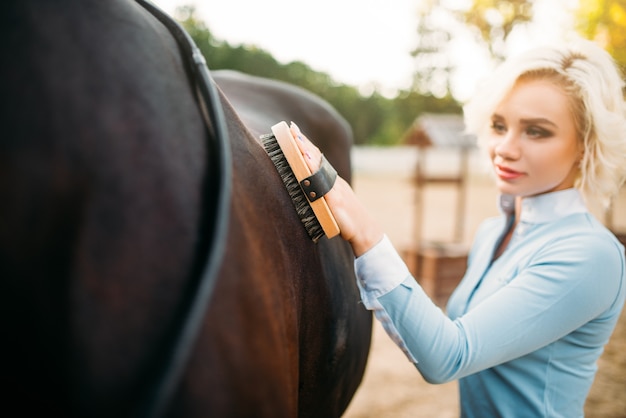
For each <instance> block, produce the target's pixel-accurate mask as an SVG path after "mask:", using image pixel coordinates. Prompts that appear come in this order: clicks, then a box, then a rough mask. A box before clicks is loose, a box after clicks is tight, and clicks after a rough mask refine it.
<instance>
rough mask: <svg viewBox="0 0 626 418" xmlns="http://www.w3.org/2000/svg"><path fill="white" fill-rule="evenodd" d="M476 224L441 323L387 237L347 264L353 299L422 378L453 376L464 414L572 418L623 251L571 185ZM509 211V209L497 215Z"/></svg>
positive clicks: (619, 298)
mask: <svg viewBox="0 0 626 418" xmlns="http://www.w3.org/2000/svg"><path fill="white" fill-rule="evenodd" d="M502 198H503V199H502V205H501V207H502V208H503V212H504V213H503V215H502V216H501V217H497V218H492V219H488V220H487V221H485V222H484V223H483V224H482V225H481V226H480V228H479V230H478V231H477V234H476V238H475V242H474V245H473V247H472V250H471V251H470V254H469V257H468V268H467V271H466V273H465V276H464V277H463V279H462V281H461V283H460V284H459V286H458V287H457V289H456V290H455V291H454V293H453V294H452V296H451V297H450V300H449V303H448V306H447V313H448V316H446V315H445V314H444V313H443V312H442V311H441V309H439V308H438V307H437V306H436V305H434V304H433V302H431V300H430V299H429V298H428V297H427V295H426V294H425V293H424V291H423V290H422V288H421V287H420V286H419V285H418V284H417V283H416V282H415V280H414V279H413V277H411V274H410V272H409V271H408V269H407V267H406V265H405V264H404V262H403V261H402V259H401V258H400V256H399V255H398V253H397V252H396V251H395V250H394V248H393V247H392V245H391V243H390V241H389V240H388V238H387V237H385V238H383V240H382V241H381V242H380V243H378V244H377V245H376V246H375V247H374V248H372V249H371V250H369V251H368V252H367V253H365V254H363V255H362V256H361V257H359V258H357V259H356V260H355V270H356V275H357V284H358V286H359V288H360V291H361V299H362V301H363V303H364V305H365V306H366V307H367V308H368V309H372V310H374V314H375V315H376V317H377V318H378V319H379V320H380V321H381V322H382V324H383V326H384V327H385V329H386V330H387V333H388V334H389V335H390V336H391V338H392V339H393V340H394V341H395V342H396V344H398V346H399V347H400V348H401V349H402V350H403V351H404V352H405V354H406V355H407V356H408V358H409V359H410V360H411V361H412V362H414V363H415V365H416V367H417V368H418V370H419V371H420V372H421V374H422V375H423V376H424V378H425V379H426V380H427V381H429V382H431V383H444V382H448V381H451V380H456V379H459V389H460V395H461V415H462V417H479V418H484V417H533V418H535V417H566V418H572V417H582V416H583V407H584V402H585V398H586V397H587V394H588V392H589V388H590V387H591V384H592V382H593V378H594V375H595V372H596V369H597V366H596V361H597V359H598V357H599V356H600V354H601V353H602V351H603V347H604V345H605V344H606V343H607V342H608V339H609V337H610V335H611V333H612V332H613V329H614V327H615V324H616V322H617V320H618V318H619V315H620V312H621V309H622V306H623V304H624V298H625V294H626V286H625V284H626V283H625V282H626V267H625V261H624V258H625V257H624V247H623V246H622V245H621V244H620V243H619V241H618V240H617V239H616V238H615V236H614V235H613V234H612V233H611V232H610V231H608V230H607V229H606V228H605V227H604V226H603V225H602V224H601V223H600V222H598V221H597V220H596V219H595V218H594V217H593V216H592V215H591V214H590V213H589V212H588V211H587V209H586V207H585V205H584V203H583V200H582V198H581V196H580V194H579V192H578V190H576V189H567V190H562V191H558V192H553V193H548V194H543V195H539V196H536V197H532V198H525V199H523V201H522V210H521V216H520V219H519V222H518V224H517V226H516V227H515V230H514V231H513V235H512V238H511V240H510V241H509V244H508V246H507V248H506V250H505V251H504V253H502V254H501V255H500V256H499V257H498V258H497V259H496V260H495V261H492V260H493V254H494V251H495V249H496V248H497V245H498V243H499V240H500V239H501V237H502V235H503V233H504V232H505V231H506V230H507V228H508V225H507V224H508V222H509V220H510V219H512V216H511V214H510V212H512V210H511V209H512V204H511V200H510V199H508V197H507V196H503V197H502ZM507 212H508V214H507Z"/></svg>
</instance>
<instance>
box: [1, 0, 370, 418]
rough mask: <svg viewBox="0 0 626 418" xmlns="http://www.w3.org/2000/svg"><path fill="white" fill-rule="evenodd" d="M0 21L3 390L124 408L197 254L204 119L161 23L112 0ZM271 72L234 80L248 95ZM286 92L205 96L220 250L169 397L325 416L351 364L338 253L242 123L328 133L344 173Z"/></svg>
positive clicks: (350, 313) (58, 408) (356, 335)
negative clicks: (220, 157) (252, 80)
mask: <svg viewBox="0 0 626 418" xmlns="http://www.w3.org/2000/svg"><path fill="white" fill-rule="evenodd" d="M0 31H1V32H0V33H1V34H2V39H3V42H4V46H3V52H4V57H5V59H4V60H3V65H2V67H1V69H0V74H1V75H2V77H1V78H0V98H1V99H0V100H1V102H2V105H1V113H0V129H2V135H1V136H0V282H1V284H0V286H1V288H0V298H1V299H0V306H1V308H2V315H1V317H2V319H1V322H0V326H1V327H2V328H1V329H2V332H3V344H2V358H1V359H0V362H1V364H2V366H1V369H0V379H2V381H3V387H4V388H8V392H5V395H4V398H5V400H6V401H5V402H4V403H5V407H6V408H7V410H11V407H12V406H15V407H16V408H18V409H17V410H19V411H20V415H25V416H26V415H32V414H38V415H43V414H46V415H51V414H53V415H54V414H57V413H60V414H63V415H65V416H89V417H98V416H103V417H110V416H132V415H135V414H136V413H137V411H138V408H140V406H141V402H142V401H143V397H144V396H145V393H146V391H147V390H148V389H149V387H150V385H151V384H152V383H153V382H152V380H153V378H154V376H155V375H156V374H155V372H156V371H158V370H160V367H161V366H162V364H161V362H162V359H163V353H164V351H165V350H167V348H168V347H169V346H171V344H173V341H172V340H171V339H172V336H173V335H174V333H175V330H176V329H178V328H179V327H180V325H181V324H180V323H178V321H177V317H176V314H175V312H177V311H178V309H179V308H180V306H179V305H180V304H181V303H184V302H183V301H185V300H186V299H185V294H186V292H187V291H189V289H193V286H192V284H193V282H194V280H195V279H196V276H197V273H198V271H197V267H196V266H197V265H198V264H200V263H201V261H202V259H203V257H205V256H206V255H205V254H204V253H203V250H204V249H205V248H204V246H203V243H204V242H205V241H204V240H203V233H205V232H206V231H205V229H204V228H203V222H202V220H203V219H205V218H204V217H205V216H207V214H208V213H210V208H211V202H203V200H202V183H203V176H204V175H205V173H207V172H210V171H209V168H208V167H206V166H205V165H206V164H205V162H206V161H207V159H206V153H207V152H208V149H207V147H206V142H207V133H206V129H205V127H204V125H203V121H202V118H201V116H200V111H199V109H198V106H197V104H196V102H195V100H194V96H193V93H192V91H191V88H190V81H189V79H188V77H187V74H186V73H185V70H184V68H183V66H182V64H181V59H180V56H179V51H178V48H177V46H176V45H175V42H174V40H173V39H172V37H171V35H170V34H169V32H168V31H167V30H166V29H165V28H164V27H163V26H162V25H161V24H160V23H159V22H158V21H157V20H156V19H154V18H153V17H152V16H151V15H149V14H148V13H147V12H146V11H145V10H143V9H142V8H141V7H139V6H138V5H136V4H135V3H134V2H132V1H129V0H108V1H100V0H56V1H54V2H49V1H47V0H9V1H8V3H6V4H5V5H4V12H3V14H2V16H1V17H0ZM262 84H263V83H261V84H260V85H262ZM234 85H235V86H236V85H237V83H235V84H234ZM222 87H223V89H224V91H225V92H226V95H228V94H229V93H228V90H229V88H228V87H226V86H225V84H222ZM279 90H280V89H278V90H275V91H274V93H271V92H270V91H269V90H260V91H261V93H260V95H255V94H253V90H250V95H249V96H248V97H250V101H249V102H248V103H250V104H252V103H257V102H253V100H257V99H258V98H261V99H263V98H273V97H276V96H274V94H277V92H278V91H279ZM296 90H297V89H294V93H289V92H288V91H289V89H286V90H280V91H287V95H286V96H284V97H285V98H284V99H283V98H281V99H280V100H278V101H276V102H275V104H277V105H280V103H289V106H287V108H286V109H285V111H284V113H281V112H282V110H281V109H280V106H279V107H278V108H274V107H272V109H273V110H272V111H271V112H269V109H270V107H269V106H265V107H264V106H263V105H258V106H257V105H250V107H249V109H248V110H246V111H244V110H243V109H244V105H243V104H242V103H246V102H245V100H244V101H243V102H242V101H241V100H240V98H236V97H235V94H234V93H233V94H232V95H231V96H230V97H231V99H230V102H232V104H233V105H234V109H233V107H231V104H230V103H229V101H228V100H226V99H224V98H223V97H222V102H223V104H224V112H225V114H226V118H227V121H228V128H229V132H230V138H231V145H232V155H233V178H232V184H233V198H232V202H231V207H232V213H231V218H230V224H229V234H228V241H227V243H226V245H227V247H226V248H227V249H226V254H225V260H224V263H223V265H222V266H221V269H220V275H219V281H218V283H217V286H216V288H215V291H214V297H213V299H212V300H211V302H210V305H209V311H208V312H207V315H206V322H205V323H204V326H203V328H202V330H201V333H200V334H199V336H198V340H197V342H196V344H195V346H194V350H193V353H192V356H191V358H190V361H189V365H188V367H187V370H186V372H185V374H184V376H183V379H182V381H181V382H180V384H179V385H178V389H177V392H176V396H175V398H174V400H173V402H172V403H171V405H170V410H169V412H170V413H171V414H172V415H178V416H216V417H218V416H219V417H222V416H255V417H263V416H271V417H281V416H285V417H293V416H324V417H329V416H339V415H341V413H342V412H343V411H344V409H345V407H346V406H347V403H348V402H349V400H350V398H351V396H352V395H353V393H354V391H355V390H356V387H357V386H358V384H359V382H360V380H361V377H362V373H363V370H364V366H365V361H366V358H367V352H368V349H369V341H370V340H369V337H370V330H371V317H370V316H369V314H368V313H367V312H366V311H365V310H364V309H363V308H362V306H360V305H359V303H358V300H359V297H358V294H357V292H356V289H355V285H354V277H353V270H352V254H351V252H350V250H349V248H348V247H347V245H346V244H345V243H344V242H342V241H341V240H340V239H338V238H337V239H333V240H326V239H322V240H321V241H320V243H319V244H317V245H314V244H313V243H312V242H311V241H310V240H309V238H308V236H307V235H306V232H305V230H304V228H303V227H302V226H301V224H300V221H299V219H298V218H297V215H296V214H295V211H294V210H293V207H292V205H291V202H290V201H289V198H288V195H287V193H286V192H285V190H284V187H283V185H282V183H281V181H280V179H279V177H278V175H277V173H276V170H275V169H274V167H273V165H272V163H271V161H270V160H269V158H268V157H267V155H265V153H264V151H263V149H262V148H261V146H260V145H259V143H258V140H257V135H256V134H257V133H258V132H257V129H258V130H263V129H262V128H263V126H264V125H260V127H258V126H254V125H253V124H252V123H251V124H250V125H249V127H250V129H248V127H246V126H245V125H244V122H248V121H249V119H248V116H247V115H249V114H252V115H255V114H256V112H259V113H266V114H267V115H268V119H267V121H268V122H269V123H268V124H267V125H266V126H267V128H266V129H264V130H263V131H267V129H269V127H270V126H271V124H273V123H275V122H277V121H278V120H280V119H285V120H294V121H296V122H298V123H299V124H300V126H301V127H302V128H303V130H304V131H305V132H307V133H311V137H312V138H320V139H325V140H330V138H336V139H337V143H336V144H335V143H331V142H329V143H328V144H326V143H320V147H321V148H322V150H323V151H324V152H325V153H326V154H327V156H328V158H329V160H330V161H331V162H332V163H333V164H334V165H335V166H336V167H337V169H338V171H339V172H340V174H341V175H342V176H344V177H346V178H349V167H350V166H349V159H348V158H349V155H348V151H347V150H348V146H349V144H347V143H345V142H341V141H340V138H342V136H340V135H336V136H333V135H334V134H329V135H325V134H319V136H317V135H318V134H317V131H314V129H315V127H319V126H323V127H324V128H325V129H331V131H326V132H332V129H336V130H335V131H334V132H340V131H341V130H345V122H343V121H342V119H339V118H337V117H336V116H333V114H332V113H326V115H327V116H326V118H320V119H315V120H312V117H313V116H314V115H323V114H324V112H325V111H322V110H320V109H322V108H323V107H324V106H320V105H319V103H318V102H316V101H309V99H307V98H306V97H304V96H299V93H295V91H296ZM281 94H283V93H281ZM253 97H254V99H253ZM289 97H291V99H289ZM296 97H298V98H297V99H294V98H296ZM245 98H246V96H243V99H245ZM288 100H294V101H288ZM262 103H265V104H267V103H269V102H268V101H267V100H265V101H262ZM298 103H308V104H305V105H304V106H309V107H308V108H306V107H305V109H308V110H305V111H304V112H302V113H294V112H293V111H294V109H296V108H297V107H296V106H295V105H294V104H298ZM315 109H318V110H315ZM236 112H237V113H236ZM247 112H251V113H247ZM238 113H239V114H240V115H241V118H240V117H239V115H238ZM315 117H316V118H317V116H315ZM310 121H311V122H310ZM262 123H265V121H263V122H262ZM251 130H252V132H253V133H251ZM335 150H338V151H335ZM209 192H210V191H209ZM5 391H6V389H5Z"/></svg>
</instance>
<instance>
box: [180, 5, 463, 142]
mask: <svg viewBox="0 0 626 418" xmlns="http://www.w3.org/2000/svg"><path fill="white" fill-rule="evenodd" d="M176 17H177V19H178V20H179V21H180V22H181V24H182V25H183V26H184V27H185V29H186V30H187V31H188V32H189V34H190V35H191V37H192V38H193V39H194V41H195V42H196V44H197V45H198V48H200V50H201V51H202V53H203V54H204V56H205V57H206V59H207V61H208V63H209V67H210V68H211V70H219V69H231V70H238V71H241V72H244V73H248V74H252V75H256V76H261V77H267V78H272V79H276V80H282V81H286V82H288V83H291V84H295V85H298V86H301V87H303V88H305V89H307V90H309V91H311V92H313V93H315V94H317V95H319V96H320V97H322V98H324V99H325V100H327V101H328V102H329V103H330V104H331V105H332V106H333V107H335V109H337V111H338V112H339V113H341V114H342V115H343V117H344V118H346V120H347V121H348V123H349V124H350V125H351V126H352V130H353V133H354V141H355V143H356V144H368V145H394V144H398V143H399V142H400V141H401V140H402V137H403V136H404V134H405V132H406V131H407V130H408V129H409V127H410V126H411V124H412V123H413V121H414V120H415V118H416V117H417V116H419V115H420V114H421V113H423V112H431V113H443V112H446V113H448V112H452V113H460V112H461V106H460V105H459V103H458V102H457V101H456V100H455V99H454V98H453V97H452V96H451V95H450V94H447V95H445V96H443V97H435V96H434V95H432V94H429V93H425V94H424V93H420V92H416V91H409V90H407V91H400V92H399V93H398V94H397V95H396V97H394V98H387V97H385V96H383V95H382V94H380V93H378V92H377V91H374V92H373V93H372V94H369V95H363V94H361V93H360V92H359V90H358V88H357V87H355V86H349V85H346V84H341V83H338V82H336V81H335V80H333V79H332V78H331V77H330V76H329V75H328V74H326V73H323V72H319V71H315V70H313V69H312V68H310V67H309V66H308V65H307V64H305V63H303V62H300V61H293V62H290V63H287V64H282V63H280V62H278V61H277V60H276V59H274V57H273V56H272V55H271V54H270V53H268V52H267V51H265V50H263V49H260V48H257V47H255V46H250V45H231V44H229V43H228V42H226V41H223V40H219V39H216V38H215V37H214V36H213V35H212V34H211V31H210V30H209V28H208V27H207V26H206V24H205V23H204V22H203V21H201V20H200V19H198V18H197V16H196V14H195V9H194V7H193V6H183V7H180V8H179V9H178V10H177V16H176Z"/></svg>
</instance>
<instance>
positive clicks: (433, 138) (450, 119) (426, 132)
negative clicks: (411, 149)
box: [403, 113, 476, 148]
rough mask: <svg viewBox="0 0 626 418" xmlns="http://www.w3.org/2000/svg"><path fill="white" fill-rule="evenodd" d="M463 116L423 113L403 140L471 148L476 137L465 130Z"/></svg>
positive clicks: (426, 144)
mask: <svg viewBox="0 0 626 418" xmlns="http://www.w3.org/2000/svg"><path fill="white" fill-rule="evenodd" d="M464 130H465V124H464V123H463V117H462V116H461V115H458V114H451V113H423V114H421V115H420V116H419V117H418V118H416V119H415V121H414V122H413V124H412V125H411V127H410V128H409V129H408V130H407V132H406V134H405V135H404V138H403V142H404V143H405V144H408V145H417V146H418V147H430V146H435V147H449V148H471V147H474V146H475V145H476V138H475V137H474V136H473V135H468V134H466V133H465V132H464Z"/></svg>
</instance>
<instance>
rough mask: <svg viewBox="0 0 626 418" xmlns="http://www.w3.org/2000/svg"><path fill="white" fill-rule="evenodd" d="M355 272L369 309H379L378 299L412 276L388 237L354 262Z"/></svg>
mask: <svg viewBox="0 0 626 418" xmlns="http://www.w3.org/2000/svg"><path fill="white" fill-rule="evenodd" d="M354 271H355V273H356V278H357V284H358V285H359V289H360V290H361V299H362V300H363V304H364V305H365V307H366V308H368V309H374V308H377V307H379V304H378V301H377V300H376V299H377V298H379V297H381V296H382V295H384V294H387V293H389V292H390V291H392V290H393V289H395V288H396V287H397V286H399V285H400V283H402V282H403V281H404V280H405V279H406V278H407V277H408V276H410V275H411V272H410V271H409V269H408V267H407V266H406V264H405V263H404V261H403V260H402V257H400V255H399V254H398V252H397V251H396V249H395V248H394V247H393V245H392V244H391V241H390V240H389V238H388V237H387V235H385V236H384V237H383V239H381V240H380V242H379V243H378V244H376V245H375V246H374V247H372V248H371V249H369V250H368V251H367V252H366V253H364V254H363V255H361V256H360V257H358V258H357V259H355V260H354Z"/></svg>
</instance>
